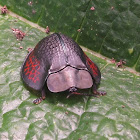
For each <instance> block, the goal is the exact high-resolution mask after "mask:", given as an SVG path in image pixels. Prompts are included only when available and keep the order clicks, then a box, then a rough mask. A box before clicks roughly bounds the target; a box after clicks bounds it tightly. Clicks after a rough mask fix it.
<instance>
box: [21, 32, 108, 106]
mask: <svg viewBox="0 0 140 140" xmlns="http://www.w3.org/2000/svg"><path fill="white" fill-rule="evenodd" d="M21 77H22V80H23V82H24V83H25V84H26V85H27V86H28V87H30V88H32V89H34V90H36V91H39V92H40V93H41V97H39V98H37V99H36V100H34V101H33V103H35V104H39V103H40V102H41V101H42V100H44V99H45V97H46V95H45V94H46V93H45V87H46V86H47V88H48V90H50V91H51V92H54V93H57V92H62V91H68V92H69V94H68V96H67V98H68V97H69V96H71V95H72V94H77V95H85V96H100V95H102V96H103V95H106V92H102V91H97V86H98V84H99V83H100V80H101V73H100V70H99V68H98V67H97V65H96V64H95V63H94V62H92V61H91V59H90V58H89V57H88V56H87V55H86V54H85V53H84V52H83V50H82V49H81V48H80V46H79V45H78V44H77V43H76V42H75V41H73V40H72V39H71V38H69V37H68V36H66V35H63V34H61V33H53V34H51V35H49V36H47V37H45V38H43V39H42V40H41V41H40V42H39V43H38V44H37V45H36V47H35V48H34V49H33V50H32V51H31V52H30V53H29V54H28V55H27V57H26V59H25V61H24V63H23V65H22V68H21ZM88 88H92V94H86V93H79V92H78V90H79V89H88Z"/></svg>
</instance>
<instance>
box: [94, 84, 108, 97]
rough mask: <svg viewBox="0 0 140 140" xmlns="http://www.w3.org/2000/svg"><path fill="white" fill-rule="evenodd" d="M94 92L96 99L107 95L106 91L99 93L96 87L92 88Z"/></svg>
mask: <svg viewBox="0 0 140 140" xmlns="http://www.w3.org/2000/svg"><path fill="white" fill-rule="evenodd" d="M92 92H93V94H94V96H95V97H99V96H104V95H106V94H107V93H106V92H105V91H97V86H96V85H93V86H92Z"/></svg>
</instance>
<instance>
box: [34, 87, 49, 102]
mask: <svg viewBox="0 0 140 140" xmlns="http://www.w3.org/2000/svg"><path fill="white" fill-rule="evenodd" d="M41 95H42V96H41V97H39V98H37V99H35V100H34V101H33V103H34V104H39V103H41V102H42V101H43V100H45V98H46V95H45V88H43V90H42V91H41Z"/></svg>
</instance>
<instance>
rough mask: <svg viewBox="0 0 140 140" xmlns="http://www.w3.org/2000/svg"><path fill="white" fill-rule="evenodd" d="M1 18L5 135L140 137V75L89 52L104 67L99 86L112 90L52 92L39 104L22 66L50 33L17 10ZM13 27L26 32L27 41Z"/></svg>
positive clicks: (0, 133) (0, 130)
mask: <svg viewBox="0 0 140 140" xmlns="http://www.w3.org/2000/svg"><path fill="white" fill-rule="evenodd" d="M0 19H1V20H0V32H1V35H0V60H1V61H0V106H1V107H0V118H1V119H0V139H2V140H3V139H27V140H28V139H38V140H42V139H45V140H46V139H49V140H54V139H56V140H57V139H58V140H60V139H68V140H75V139H77V140H78V139H82V140H83V139H84V140H91V139H100V140H107V139H125V140H128V139H132V140H136V139H139V137H140V121H139V116H140V111H139V110H140V76H137V75H136V74H133V73H130V72H128V71H126V70H123V69H119V68H117V67H116V66H115V64H112V63H109V62H108V61H106V60H103V59H101V58H98V57H96V56H94V55H92V54H91V53H90V52H89V53H87V54H88V56H89V57H90V58H91V59H92V60H93V61H94V62H96V63H97V64H98V66H99V67H100V69H101V73H102V81H101V84H100V87H99V90H104V91H107V95H106V96H103V97H100V98H95V97H83V96H78V95H77V96H71V97H70V98H69V99H67V98H66V96H67V93H59V94H56V93H47V98H46V100H45V101H43V102H42V103H41V104H39V105H34V104H33V103H32V101H33V100H34V99H35V98H37V96H36V95H34V94H33V92H29V91H28V90H27V89H26V88H25V87H24V85H23V83H22V81H21V78H20V69H21V66H22V63H23V61H24V59H25V57H26V55H27V53H28V52H27V49H28V48H34V46H35V45H36V44H37V42H38V41H39V40H41V39H42V38H43V37H45V36H46V34H45V33H43V32H41V31H40V30H38V29H36V28H33V27H31V26H30V25H28V24H26V23H24V22H22V21H20V20H18V19H16V18H14V17H11V16H7V15H6V16H2V15H0ZM11 28H18V29H20V30H21V31H23V32H25V33H26V36H25V38H24V39H23V41H17V40H16V38H15V36H14V34H13V32H12V30H11ZM20 46H22V47H23V49H20Z"/></svg>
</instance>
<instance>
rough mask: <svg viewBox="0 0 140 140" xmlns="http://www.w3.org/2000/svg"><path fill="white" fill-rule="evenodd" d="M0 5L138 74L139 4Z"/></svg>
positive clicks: (12, 0)
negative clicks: (122, 60)
mask: <svg viewBox="0 0 140 140" xmlns="http://www.w3.org/2000/svg"><path fill="white" fill-rule="evenodd" d="M0 4H1V5H7V6H8V8H9V9H10V10H11V11H13V12H15V13H17V14H18V15H21V16H23V17H25V18H27V19H28V20H30V21H32V22H35V23H37V24H39V25H40V26H42V27H46V26H49V27H50V29H51V31H53V32H62V33H64V34H66V35H68V36H71V37H72V38H73V39H75V40H76V41H77V42H78V43H79V44H80V45H83V46H85V47H87V48H89V49H92V50H94V51H96V52H98V53H101V54H102V55H104V56H107V57H109V58H112V57H113V58H115V59H116V60H117V61H119V60H120V59H124V60H125V61H126V65H127V66H129V67H133V68H134V69H136V70H137V71H139V72H140V38H139V33H140V1H139V0H104V1H103V0H77V1H76V0H57V1H56V0H31V1H29V0H0ZM92 6H93V7H94V8H95V10H93V11H92V10H90V8H91V7H92ZM78 29H80V30H81V31H80V32H78V31H77V30H78Z"/></svg>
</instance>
